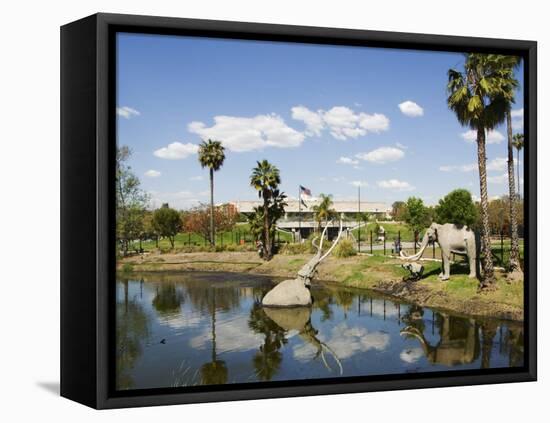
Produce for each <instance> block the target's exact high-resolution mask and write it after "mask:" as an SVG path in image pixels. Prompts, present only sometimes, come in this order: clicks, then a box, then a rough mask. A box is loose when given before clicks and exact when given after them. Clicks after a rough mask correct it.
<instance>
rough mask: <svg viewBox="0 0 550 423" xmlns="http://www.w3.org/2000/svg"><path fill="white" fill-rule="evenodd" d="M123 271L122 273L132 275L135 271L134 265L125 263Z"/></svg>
mask: <svg viewBox="0 0 550 423" xmlns="http://www.w3.org/2000/svg"><path fill="white" fill-rule="evenodd" d="M121 271H122V273H132V272H133V271H134V266H132V263H124V264H123V265H122V269H121Z"/></svg>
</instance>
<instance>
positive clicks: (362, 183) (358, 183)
mask: <svg viewBox="0 0 550 423" xmlns="http://www.w3.org/2000/svg"><path fill="white" fill-rule="evenodd" d="M350 185H353V186H354V187H366V186H368V185H369V184H368V183H367V181H351V182H350Z"/></svg>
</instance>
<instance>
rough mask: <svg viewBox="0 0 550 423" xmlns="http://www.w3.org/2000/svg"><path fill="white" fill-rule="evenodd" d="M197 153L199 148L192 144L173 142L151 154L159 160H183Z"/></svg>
mask: <svg viewBox="0 0 550 423" xmlns="http://www.w3.org/2000/svg"><path fill="white" fill-rule="evenodd" d="M197 151H199V146H198V145H196V144H192V143H187V144H182V143H181V142H173V143H171V144H168V146H167V147H162V148H159V149H158V150H155V152H154V153H153V154H154V155H155V156H157V157H160V158H161V159H168V160H178V159H185V158H187V157H189V156H190V155H192V154H196V153H197Z"/></svg>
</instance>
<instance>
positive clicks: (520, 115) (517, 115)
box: [510, 107, 523, 119]
mask: <svg viewBox="0 0 550 423" xmlns="http://www.w3.org/2000/svg"><path fill="white" fill-rule="evenodd" d="M510 114H511V115H512V119H514V118H522V119H523V107H522V108H521V109H516V110H512V113H510Z"/></svg>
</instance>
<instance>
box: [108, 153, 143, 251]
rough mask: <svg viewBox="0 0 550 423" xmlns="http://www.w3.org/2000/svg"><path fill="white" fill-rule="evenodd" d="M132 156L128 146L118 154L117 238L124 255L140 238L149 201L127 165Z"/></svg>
mask: <svg viewBox="0 0 550 423" xmlns="http://www.w3.org/2000/svg"><path fill="white" fill-rule="evenodd" d="M131 154H132V152H131V151H130V149H129V148H128V147H126V146H122V147H120V148H118V149H117V154H116V174H115V190H116V237H117V241H118V243H119V245H120V246H121V248H122V253H123V254H124V255H126V254H127V253H128V248H129V244H130V242H131V241H132V240H135V239H138V238H140V234H141V232H142V230H143V222H142V218H143V214H144V212H145V206H146V204H147V201H148V200H149V199H148V196H147V194H146V193H145V192H144V191H143V190H142V189H141V188H140V182H139V179H138V177H137V176H136V175H135V174H134V173H133V171H132V168H131V167H130V166H129V165H128V163H127V162H128V160H129V158H130V156H131Z"/></svg>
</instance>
